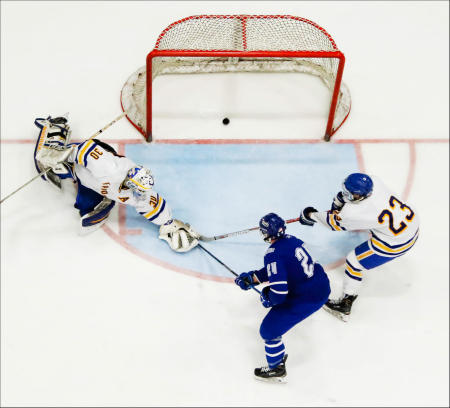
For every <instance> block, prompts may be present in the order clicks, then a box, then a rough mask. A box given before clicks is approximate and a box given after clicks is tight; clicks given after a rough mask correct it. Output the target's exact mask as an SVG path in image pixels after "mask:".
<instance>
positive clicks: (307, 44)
mask: <svg viewBox="0 0 450 408" xmlns="http://www.w3.org/2000/svg"><path fill="white" fill-rule="evenodd" d="M164 50H169V51H171V52H173V54H175V55H174V56H161V57H157V56H155V57H154V58H153V59H152V80H153V79H154V78H155V77H156V76H158V75H166V74H182V73H191V74H192V73H216V72H303V73H308V74H312V75H316V76H318V77H320V78H321V79H322V80H323V82H324V83H325V85H326V86H327V87H328V88H329V89H330V90H331V91H333V89H334V83H335V80H336V75H337V70H338V65H339V59H338V58H337V57H334V58H329V57H321V58H316V57H285V56H284V57H272V56H270V55H268V56H267V57H250V56H248V55H245V54H246V53H247V52H251V51H265V52H268V53H269V54H270V52H280V51H286V52H292V51H294V52H298V51H306V52H309V51H325V52H335V51H339V50H338V49H337V47H336V44H335V43H334V41H333V39H332V38H331V37H330V35H329V34H328V33H327V32H326V31H325V30H324V29H323V28H321V27H319V26H318V25H317V24H315V23H313V22H311V21H309V20H306V19H302V18H299V17H293V16H251V15H240V16H193V17H187V18H185V19H183V20H180V21H177V22H175V23H173V24H171V25H170V26H169V27H167V28H166V29H165V30H164V31H163V32H162V33H161V35H160V36H159V38H158V40H157V42H156V45H155V49H154V51H164ZM176 51H178V52H195V51H201V52H208V55H207V56H202V57H189V56H187V57H186V56H176ZM226 51H229V52H238V53H242V57H240V56H237V57H236V56H233V57H222V56H217V52H226ZM145 72H146V68H145V67H142V68H140V69H139V70H137V71H136V72H135V73H133V74H132V75H131V76H130V78H129V79H128V81H127V82H126V84H125V85H124V87H123V89H122V96H121V99H122V106H123V109H124V110H125V111H126V112H127V114H128V117H129V118H130V119H131V120H132V122H133V123H134V124H135V125H136V126H137V127H138V128H140V130H141V131H143V133H145V132H146V74H145ZM350 105H351V98H350V93H349V90H348V88H347V87H346V86H345V85H344V84H343V83H341V87H340V92H339V96H338V101H337V106H336V112H335V117H334V121H333V129H337V128H338V127H339V126H340V124H342V122H343V121H344V120H345V119H346V117H347V115H348V113H349V111H350Z"/></svg>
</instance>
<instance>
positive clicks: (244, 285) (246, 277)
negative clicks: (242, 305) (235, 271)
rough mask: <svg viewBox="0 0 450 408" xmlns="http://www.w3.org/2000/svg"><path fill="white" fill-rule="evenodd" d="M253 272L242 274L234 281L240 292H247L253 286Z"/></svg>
mask: <svg viewBox="0 0 450 408" xmlns="http://www.w3.org/2000/svg"><path fill="white" fill-rule="evenodd" d="M253 272H254V271H251V272H243V273H241V274H240V275H239V276H238V277H237V278H236V279H235V280H234V283H236V285H238V286H239V287H240V288H241V289H242V290H249V289H250V288H251V287H252V286H253V285H254V283H253Z"/></svg>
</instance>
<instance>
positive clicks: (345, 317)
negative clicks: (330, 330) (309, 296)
mask: <svg viewBox="0 0 450 408" xmlns="http://www.w3.org/2000/svg"><path fill="white" fill-rule="evenodd" d="M322 309H323V310H326V311H327V312H328V313H330V314H332V315H333V316H334V317H337V318H338V319H339V320H342V321H343V322H345V323H347V322H348V315H345V314H343V313H341V312H337V311H336V310H333V309H330V308H329V307H328V306H325V305H324V306H322Z"/></svg>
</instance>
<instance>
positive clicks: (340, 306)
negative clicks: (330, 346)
mask: <svg viewBox="0 0 450 408" xmlns="http://www.w3.org/2000/svg"><path fill="white" fill-rule="evenodd" d="M357 297H358V296H357V295H355V296H352V295H345V296H344V297H343V298H342V299H339V300H328V302H327V303H325V304H324V305H323V309H324V310H326V311H327V312H328V313H331V314H332V315H333V316H335V317H337V318H338V319H340V320H342V321H343V322H347V321H348V317H349V315H350V311H351V309H352V304H353V302H354V301H355V299H356V298H357Z"/></svg>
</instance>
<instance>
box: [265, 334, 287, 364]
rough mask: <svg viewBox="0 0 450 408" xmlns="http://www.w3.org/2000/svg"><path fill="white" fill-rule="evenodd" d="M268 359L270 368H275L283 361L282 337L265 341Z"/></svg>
mask: <svg viewBox="0 0 450 408" xmlns="http://www.w3.org/2000/svg"><path fill="white" fill-rule="evenodd" d="M265 348H266V359H267V363H268V364H269V367H270V368H275V367H276V366H277V365H278V364H280V363H281V362H282V361H283V357H284V343H283V340H282V339H281V337H277V338H276V339H273V340H265Z"/></svg>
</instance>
